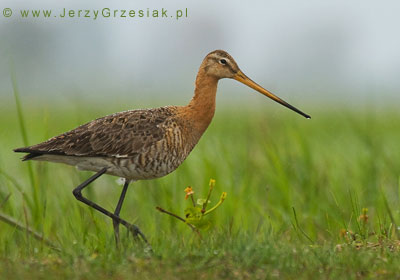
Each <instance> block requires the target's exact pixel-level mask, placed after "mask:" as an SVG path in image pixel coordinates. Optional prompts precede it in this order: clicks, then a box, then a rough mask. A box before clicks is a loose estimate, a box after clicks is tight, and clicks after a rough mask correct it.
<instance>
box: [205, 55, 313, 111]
mask: <svg viewBox="0 0 400 280" xmlns="http://www.w3.org/2000/svg"><path fill="white" fill-rule="evenodd" d="M201 68H203V69H204V71H205V74H206V75H209V76H214V77H216V78H217V79H223V78H230V79H235V80H237V81H239V82H241V83H243V84H245V85H247V86H249V87H251V88H252V89H254V90H256V91H258V92H260V93H262V94H263V95H265V96H267V97H269V98H271V99H272V100H274V101H276V102H278V103H280V104H282V105H283V106H285V107H287V108H289V109H291V110H293V111H295V112H297V113H299V114H300V115H302V116H304V117H306V118H307V119H310V118H311V117H310V116H309V115H307V114H305V113H303V112H302V111H300V110H299V109H297V108H296V107H293V106H292V105H290V104H289V103H287V102H286V101H284V100H282V99H280V98H279V97H278V96H276V95H274V94H273V93H271V92H270V91H268V90H266V89H264V88H263V87H261V86H260V85H258V84H257V83H255V82H253V81H252V80H251V79H250V78H249V77H247V76H246V75H245V74H244V73H243V72H242V71H241V70H240V69H239V66H238V65H237V63H236V61H235V60H234V59H233V57H232V56H230V55H229V54H228V53H227V52H226V51H223V50H215V51H213V52H210V53H209V54H208V55H207V56H206V57H205V58H204V60H203V63H202V66H201Z"/></svg>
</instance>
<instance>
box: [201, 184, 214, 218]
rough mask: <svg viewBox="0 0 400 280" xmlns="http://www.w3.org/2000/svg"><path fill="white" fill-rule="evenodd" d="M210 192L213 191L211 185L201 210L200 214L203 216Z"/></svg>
mask: <svg viewBox="0 0 400 280" xmlns="http://www.w3.org/2000/svg"><path fill="white" fill-rule="evenodd" d="M212 190H213V187H212V185H210V189H209V190H208V195H207V199H206V201H205V202H204V203H203V208H202V209H201V213H203V214H205V213H206V207H207V204H208V200H209V199H210V196H211V192H212Z"/></svg>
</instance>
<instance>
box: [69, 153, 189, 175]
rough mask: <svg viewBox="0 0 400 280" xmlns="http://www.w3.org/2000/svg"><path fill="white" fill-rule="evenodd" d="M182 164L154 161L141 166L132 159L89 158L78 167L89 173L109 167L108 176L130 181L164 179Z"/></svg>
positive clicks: (171, 161)
mask: <svg viewBox="0 0 400 280" xmlns="http://www.w3.org/2000/svg"><path fill="white" fill-rule="evenodd" d="M181 163H182V161H179V160H174V159H171V160H164V161H157V160H152V161H149V162H146V163H145V164H141V163H140V162H138V161H137V160H135V159H132V158H113V159H109V158H98V159H93V158H90V159H89V158H88V159H87V160H85V161H81V162H80V163H78V164H77V165H76V166H77V167H78V169H81V170H89V171H99V170H101V169H102V168H104V167H107V172H106V173H107V174H110V175H114V176H118V177H123V178H126V179H130V180H146V179H155V178H160V177H163V176H165V175H167V174H169V173H171V172H172V171H174V170H175V169H176V168H178V166H179V165H180V164H181ZM101 166H102V167H101ZM99 167H101V168H99Z"/></svg>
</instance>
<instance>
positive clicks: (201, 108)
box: [185, 67, 218, 134]
mask: <svg viewBox="0 0 400 280" xmlns="http://www.w3.org/2000/svg"><path fill="white" fill-rule="evenodd" d="M217 85H218V78H216V77H214V76H210V75H207V74H205V71H204V69H203V68H202V67H201V68H200V70H199V73H198V74H197V78H196V87H195V90H194V96H193V98H192V100H191V101H190V102H189V104H188V105H187V106H185V107H186V110H187V113H188V114H189V115H188V117H189V118H190V119H191V120H193V125H194V126H195V128H196V129H197V130H198V132H199V133H200V134H203V132H204V131H205V130H206V129H207V127H208V125H209V124H210V122H211V120H212V118H213V116H214V112H215V95H216V93H217Z"/></svg>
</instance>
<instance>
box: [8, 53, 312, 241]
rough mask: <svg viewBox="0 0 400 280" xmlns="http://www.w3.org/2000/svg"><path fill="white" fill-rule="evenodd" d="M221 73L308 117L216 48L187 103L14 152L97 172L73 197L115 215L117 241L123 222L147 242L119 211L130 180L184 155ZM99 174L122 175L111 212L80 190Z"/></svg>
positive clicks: (116, 118)
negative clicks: (113, 208) (117, 194)
mask: <svg viewBox="0 0 400 280" xmlns="http://www.w3.org/2000/svg"><path fill="white" fill-rule="evenodd" d="M223 78H231V79H235V80H237V81H239V82H241V83H243V84H245V85H247V86H249V87H251V88H253V89H254V90H256V91H258V92H260V93H262V94H264V95H265V96H267V97H269V98H271V99H273V100H274V101H276V102H278V103H280V104H282V105H283V106H286V107H287V108H289V109H291V110H293V111H295V112H297V113H299V114H301V115H302V116H304V117H306V118H310V116H309V115H307V114H305V113H303V112H302V111H300V110H298V109H297V108H295V107H293V106H292V105H290V104H288V103H286V102H285V101H283V100H282V99H280V98H279V97H277V96H275V95H274V94H272V93H271V92H269V91H267V90H266V89H264V88H262V87H261V86H259V85H258V84H256V83H255V82H253V81H252V80H251V79H249V78H248V77H247V76H246V75H245V74H243V72H242V71H241V70H240V69H239V67H238V65H237V64H236V62H235V60H234V59H233V58H232V57H231V56H230V55H229V54H228V53H227V52H225V51H222V50H216V51H213V52H211V53H209V54H208V55H207V56H206V57H205V58H204V60H203V62H202V63H201V65H200V69H199V72H198V74H197V77H196V84H195V90H194V96H193V98H192V100H191V101H190V102H189V104H188V105H186V106H166V107H161V108H154V109H144V110H141V109H140V110H131V111H125V112H120V113H115V114H112V115H109V116H106V117H102V118H99V119H96V120H93V121H91V122H89V123H87V124H84V125H81V126H79V127H77V128H75V129H73V130H71V131H68V132H66V133H64V134H61V135H59V136H55V137H53V138H51V139H49V140H47V141H45V142H43V143H40V144H37V145H33V146H29V147H25V148H18V149H15V150H14V151H15V152H22V153H28V154H27V155H25V156H24V157H23V160H38V161H50V162H59V163H65V164H69V165H73V166H76V167H77V168H78V169H81V170H89V171H94V172H97V173H96V174H94V175H93V176H92V177H90V178H89V179H88V180H86V181H85V182H83V183H82V184H80V185H79V186H78V187H76V188H75V189H74V190H73V194H74V196H75V197H76V199H78V200H79V201H81V202H83V203H85V204H87V205H89V206H90V207H93V208H95V209H96V210H97V211H100V212H101V213H103V214H105V215H107V216H109V217H110V218H111V219H112V220H113V225H114V233H115V238H116V242H117V244H118V242H119V224H122V225H124V226H126V227H127V228H128V230H130V231H131V232H132V233H133V235H134V236H135V237H138V236H140V237H141V238H142V239H143V240H144V241H145V242H146V243H147V240H146V238H145V236H144V235H143V233H142V232H141V231H140V229H139V228H138V227H137V226H136V225H133V224H130V223H128V222H127V221H125V220H124V219H122V218H120V216H119V213H120V211H121V207H122V203H123V201H124V198H125V194H126V191H127V188H128V185H129V183H130V182H133V181H137V180H146V179H155V178H159V177H163V176H165V175H167V174H169V173H171V172H172V171H174V170H175V169H176V168H177V167H178V166H179V165H180V164H181V163H182V162H183V161H184V160H185V159H186V157H187V156H188V155H189V153H190V152H191V151H192V149H193V148H194V146H195V145H196V144H197V142H198V141H199V140H200V137H201V136H202V135H203V133H204V131H205V130H206V129H207V127H208V125H209V124H210V122H211V120H212V118H213V116H214V111H215V95H216V92H217V85H218V81H219V80H220V79H223ZM103 174H109V175H114V176H118V177H122V178H125V183H124V186H123V189H122V193H121V196H120V198H119V201H118V203H117V207H116V209H115V211H114V212H110V211H108V210H106V209H104V208H103V207H101V206H99V205H98V204H96V203H94V202H93V201H90V200H89V199H87V198H85V197H84V196H83V195H82V190H83V189H84V188H85V187H87V186H88V185H89V184H90V183H92V182H93V181H94V180H96V179H97V178H99V177H100V176H101V175H103Z"/></svg>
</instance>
